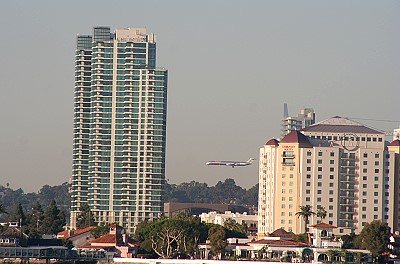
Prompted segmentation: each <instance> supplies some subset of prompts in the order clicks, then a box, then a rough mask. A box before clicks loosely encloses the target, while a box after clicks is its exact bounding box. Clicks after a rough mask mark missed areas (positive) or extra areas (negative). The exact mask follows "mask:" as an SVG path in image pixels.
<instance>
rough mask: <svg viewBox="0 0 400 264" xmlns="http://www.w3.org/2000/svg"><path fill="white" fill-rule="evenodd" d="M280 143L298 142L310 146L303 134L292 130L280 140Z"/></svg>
mask: <svg viewBox="0 0 400 264" xmlns="http://www.w3.org/2000/svg"><path fill="white" fill-rule="evenodd" d="M281 143H300V144H304V145H307V146H310V147H311V146H312V145H311V143H310V141H309V140H308V138H307V137H306V136H305V135H303V134H302V133H301V132H300V131H297V130H295V131H292V132H290V133H289V134H287V135H286V136H284V137H283V138H282V140H281Z"/></svg>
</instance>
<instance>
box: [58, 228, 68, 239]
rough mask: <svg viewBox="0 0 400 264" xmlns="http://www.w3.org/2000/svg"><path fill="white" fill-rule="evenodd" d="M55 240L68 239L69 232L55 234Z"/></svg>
mask: <svg viewBox="0 0 400 264" xmlns="http://www.w3.org/2000/svg"><path fill="white" fill-rule="evenodd" d="M57 238H65V239H66V238H69V230H64V231H62V232H59V233H58V234H57Z"/></svg>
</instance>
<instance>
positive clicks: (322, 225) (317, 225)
mask: <svg viewBox="0 0 400 264" xmlns="http://www.w3.org/2000/svg"><path fill="white" fill-rule="evenodd" d="M310 227H317V228H337V226H334V225H330V224H326V223H319V224H316V225H311V226H310Z"/></svg>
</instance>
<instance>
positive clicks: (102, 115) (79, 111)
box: [70, 27, 168, 232]
mask: <svg viewBox="0 0 400 264" xmlns="http://www.w3.org/2000/svg"><path fill="white" fill-rule="evenodd" d="M167 79H168V72H167V70H166V69H164V68H156V37H155V35H154V34H146V30H145V29H143V28H122V29H117V30H115V32H113V33H112V32H111V30H110V28H109V27H95V28H94V29H93V34H92V35H78V36H77V46H76V52H75V94H74V136H73V169H72V178H71V190H70V192H71V222H70V224H71V227H73V228H75V227H76V221H77V216H78V214H79V208H80V206H81V205H82V204H84V203H88V204H89V206H90V208H91V210H92V212H93V213H94V215H95V218H96V221H97V222H106V223H114V222H116V223H118V224H119V225H121V226H123V227H125V228H127V230H128V232H133V230H134V227H135V226H136V225H137V224H138V223H139V222H141V221H144V220H151V219H154V218H156V217H158V216H159V215H160V213H162V210H163V194H164V181H165V148H166V117H167Z"/></svg>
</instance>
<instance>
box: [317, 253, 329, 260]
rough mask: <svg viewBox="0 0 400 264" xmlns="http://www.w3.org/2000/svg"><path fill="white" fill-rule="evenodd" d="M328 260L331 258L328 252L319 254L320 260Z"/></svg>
mask: <svg viewBox="0 0 400 264" xmlns="http://www.w3.org/2000/svg"><path fill="white" fill-rule="evenodd" d="M328 260H329V258H328V255H326V254H324V253H322V254H319V256H318V261H321V262H323V261H328Z"/></svg>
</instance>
